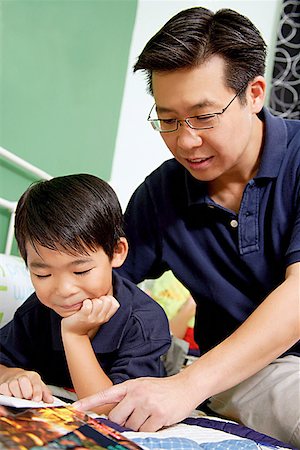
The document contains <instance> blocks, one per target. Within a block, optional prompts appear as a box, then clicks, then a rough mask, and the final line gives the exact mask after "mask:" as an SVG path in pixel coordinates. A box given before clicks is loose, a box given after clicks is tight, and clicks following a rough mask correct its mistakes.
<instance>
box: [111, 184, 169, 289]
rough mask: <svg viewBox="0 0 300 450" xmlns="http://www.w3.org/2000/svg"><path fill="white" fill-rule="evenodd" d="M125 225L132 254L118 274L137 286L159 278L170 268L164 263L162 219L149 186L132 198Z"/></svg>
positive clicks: (142, 188)
mask: <svg viewBox="0 0 300 450" xmlns="http://www.w3.org/2000/svg"><path fill="white" fill-rule="evenodd" d="M124 221H125V234H126V237H127V239H128V242H129V254H128V256H127V258H126V261H125V263H124V264H123V265H122V267H121V268H120V269H118V272H119V273H120V274H121V275H122V276H124V277H126V278H128V279H129V280H131V281H133V282H134V283H136V284H137V283H140V282H141V281H143V280H145V279H146V278H158V277H159V276H160V275H161V274H162V273H163V272H164V271H166V270H167V266H166V265H165V264H164V262H163V261H162V246H163V241H162V233H161V231H162V230H161V225H160V220H159V215H158V213H157V209H156V206H155V204H154V202H153V200H152V198H151V195H150V191H149V189H148V186H147V184H146V182H144V183H143V184H141V186H139V188H137V190H136V191H135V193H134V194H133V196H132V197H131V199H130V201H129V203H128V206H127V208H126V211H125V214H124Z"/></svg>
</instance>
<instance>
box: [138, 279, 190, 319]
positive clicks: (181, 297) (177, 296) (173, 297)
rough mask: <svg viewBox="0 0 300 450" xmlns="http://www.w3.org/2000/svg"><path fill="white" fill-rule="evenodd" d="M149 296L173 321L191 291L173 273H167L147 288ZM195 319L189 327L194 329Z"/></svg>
mask: <svg viewBox="0 0 300 450" xmlns="http://www.w3.org/2000/svg"><path fill="white" fill-rule="evenodd" d="M147 290H148V291H149V294H150V295H151V297H152V298H154V300H156V301H157V302H158V303H159V304H160V305H161V306H162V308H163V309H164V310H165V312H166V314H167V317H168V319H169V320H171V319H172V318H173V317H174V316H175V315H176V314H177V312H178V311H179V309H180V308H181V306H182V305H183V304H184V303H185V302H186V300H187V299H188V298H189V297H190V293H189V291H188V290H187V289H186V288H185V287H184V286H183V285H182V284H181V283H180V281H178V280H177V278H176V277H175V276H174V274H173V272H171V271H168V272H165V273H164V274H163V275H162V276H161V277H160V278H158V279H157V280H154V281H153V283H152V285H151V286H149V285H148V287H147ZM194 323H195V318H192V319H190V321H189V323H188V326H189V327H191V328H194Z"/></svg>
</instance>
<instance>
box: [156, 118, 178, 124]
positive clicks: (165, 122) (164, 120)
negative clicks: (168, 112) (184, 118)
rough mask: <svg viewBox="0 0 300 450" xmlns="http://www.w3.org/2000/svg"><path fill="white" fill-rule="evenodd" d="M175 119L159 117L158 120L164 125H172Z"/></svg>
mask: <svg viewBox="0 0 300 450" xmlns="http://www.w3.org/2000/svg"><path fill="white" fill-rule="evenodd" d="M176 120H177V119H160V122H161V123H164V124H166V125H174V124H175V123H176Z"/></svg>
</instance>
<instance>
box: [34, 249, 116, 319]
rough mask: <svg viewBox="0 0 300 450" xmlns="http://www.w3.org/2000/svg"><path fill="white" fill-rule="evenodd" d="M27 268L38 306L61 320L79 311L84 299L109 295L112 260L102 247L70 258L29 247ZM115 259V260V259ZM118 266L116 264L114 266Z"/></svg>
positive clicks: (110, 291)
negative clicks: (39, 303)
mask: <svg viewBox="0 0 300 450" xmlns="http://www.w3.org/2000/svg"><path fill="white" fill-rule="evenodd" d="M26 249H27V264H28V268H29V271H30V276H31V280H32V283H33V286H34V288H35V291H36V294H37V296H38V298H39V300H40V302H41V303H43V304H44V305H45V306H48V307H49V308H51V309H53V310H54V311H55V312H56V313H57V314H59V315H60V316H61V317H68V316H70V315H72V314H74V313H75V312H76V311H79V310H80V308H81V306H82V302H83V301H84V300H85V299H87V298H88V299H94V298H99V297H101V296H103V295H112V267H114V266H115V256H114V257H113V259H112V260H110V258H109V257H108V256H107V254H106V253H105V252H104V250H103V249H102V247H99V248H98V249H97V251H95V252H91V251H90V252H89V254H88V255H82V254H78V255H75V256H74V255H70V254H67V253H64V252H63V251H58V250H50V249H48V248H46V247H42V246H41V245H38V244H37V245H36V249H35V248H33V246H32V245H31V244H29V243H27V245H26ZM117 258H118V257H117ZM116 265H119V264H116Z"/></svg>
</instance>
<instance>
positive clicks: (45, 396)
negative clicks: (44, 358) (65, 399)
mask: <svg viewBox="0 0 300 450" xmlns="http://www.w3.org/2000/svg"><path fill="white" fill-rule="evenodd" d="M42 400H43V401H44V402H45V403H53V401H54V397H53V395H52V393H51V391H50V389H49V388H48V387H47V386H46V385H45V384H44V385H43V387H42Z"/></svg>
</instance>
